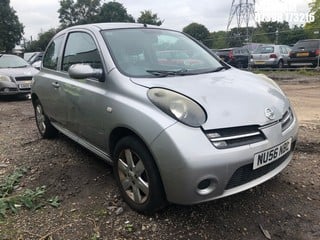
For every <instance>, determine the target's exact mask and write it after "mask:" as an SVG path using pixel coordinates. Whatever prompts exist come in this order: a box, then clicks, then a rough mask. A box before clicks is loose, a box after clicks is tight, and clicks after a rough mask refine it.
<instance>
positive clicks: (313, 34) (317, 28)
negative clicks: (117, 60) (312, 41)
mask: <svg viewBox="0 0 320 240" xmlns="http://www.w3.org/2000/svg"><path fill="white" fill-rule="evenodd" d="M309 7H310V12H309V15H310V16H314V19H312V20H314V21H310V22H308V23H306V24H305V27H304V29H305V31H306V34H307V36H308V38H320V37H319V36H320V35H319V34H320V0H313V1H312V2H311V3H310V4H309Z"/></svg>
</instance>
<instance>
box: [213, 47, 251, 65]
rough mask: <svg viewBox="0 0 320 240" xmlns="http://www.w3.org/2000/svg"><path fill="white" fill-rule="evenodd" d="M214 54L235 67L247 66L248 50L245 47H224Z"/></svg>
mask: <svg viewBox="0 0 320 240" xmlns="http://www.w3.org/2000/svg"><path fill="white" fill-rule="evenodd" d="M216 54H217V55H218V56H219V57H220V58H221V59H222V60H223V61H225V62H226V63H228V64H230V65H231V66H234V67H237V68H247V67H248V61H249V58H250V52H249V50H248V49H246V48H225V49H219V50H217V51H216Z"/></svg>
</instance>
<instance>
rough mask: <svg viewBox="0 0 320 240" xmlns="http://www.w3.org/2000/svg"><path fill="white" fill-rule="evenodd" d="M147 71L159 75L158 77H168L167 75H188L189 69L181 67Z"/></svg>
mask: <svg viewBox="0 0 320 240" xmlns="http://www.w3.org/2000/svg"><path fill="white" fill-rule="evenodd" d="M146 72H148V73H150V74H152V75H154V76H157V77H167V76H183V75H188V74H190V73H188V70H187V69H184V68H182V69H179V70H146Z"/></svg>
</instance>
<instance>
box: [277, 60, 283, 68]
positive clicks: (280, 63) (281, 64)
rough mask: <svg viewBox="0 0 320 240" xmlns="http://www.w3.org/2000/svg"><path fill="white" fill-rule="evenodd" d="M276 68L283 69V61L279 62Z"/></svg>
mask: <svg viewBox="0 0 320 240" xmlns="http://www.w3.org/2000/svg"><path fill="white" fill-rule="evenodd" d="M278 68H283V61H282V60H280V61H279V62H278Z"/></svg>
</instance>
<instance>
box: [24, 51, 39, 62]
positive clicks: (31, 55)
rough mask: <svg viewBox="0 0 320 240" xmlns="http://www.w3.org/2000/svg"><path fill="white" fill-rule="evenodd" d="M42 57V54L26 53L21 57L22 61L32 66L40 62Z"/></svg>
mask: <svg viewBox="0 0 320 240" xmlns="http://www.w3.org/2000/svg"><path fill="white" fill-rule="evenodd" d="M42 56H43V52H26V53H24V55H23V59H24V60H26V61H27V62H28V63H30V64H31V65H32V64H33V63H35V62H38V61H41V60H42Z"/></svg>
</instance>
